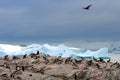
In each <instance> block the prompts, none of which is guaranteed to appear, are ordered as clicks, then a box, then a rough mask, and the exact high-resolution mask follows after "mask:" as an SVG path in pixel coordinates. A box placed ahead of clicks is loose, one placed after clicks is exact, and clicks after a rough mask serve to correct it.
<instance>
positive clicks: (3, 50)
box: [0, 44, 108, 58]
mask: <svg viewBox="0 0 120 80" xmlns="http://www.w3.org/2000/svg"><path fill="white" fill-rule="evenodd" d="M37 51H39V52H41V53H42V54H43V55H50V56H56V57H72V58H80V57H96V58H99V57H102V58H108V48H102V49H100V50H98V51H90V50H85V49H81V48H74V47H67V46H65V45H62V44H61V45H58V46H51V45H48V44H44V45H39V44H31V45H28V46H26V47H21V46H18V45H9V44H0V56H1V57H3V56H4V55H9V56H13V55H24V54H31V53H36V52H37Z"/></svg>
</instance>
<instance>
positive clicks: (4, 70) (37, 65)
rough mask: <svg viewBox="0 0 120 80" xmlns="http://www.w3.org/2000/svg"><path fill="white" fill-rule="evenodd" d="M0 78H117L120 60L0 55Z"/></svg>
mask: <svg viewBox="0 0 120 80" xmlns="http://www.w3.org/2000/svg"><path fill="white" fill-rule="evenodd" d="M0 80H120V64H119V63H118V62H115V63H112V62H110V59H109V60H108V61H104V60H102V59H99V60H96V59H93V60H86V59H84V58H81V59H80V60H75V59H71V58H56V57H50V56H46V57H44V56H42V55H41V54H39V52H37V53H35V54H31V55H29V56H27V55H24V56H20V57H16V56H14V57H12V58H10V57H8V56H7V55H6V56H5V57H4V58H0Z"/></svg>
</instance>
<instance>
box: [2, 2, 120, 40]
mask: <svg viewBox="0 0 120 80" xmlns="http://www.w3.org/2000/svg"><path fill="white" fill-rule="evenodd" d="M89 4H92V7H91V8H90V10H89V11H87V10H84V9H82V8H83V7H85V6H87V5H89ZM57 39H59V40H65V39H68V40H72V39H78V40H89V39H92V40H96V39H97V40H101V39H102V40H108V39H109V40H120V0H0V41H2V40H4V41H11V40H14V41H18V40H19V41H26V40H33V41H34V40H35V41H37V40H38V41H39V40H57Z"/></svg>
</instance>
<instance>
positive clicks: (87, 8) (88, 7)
mask: <svg viewBox="0 0 120 80" xmlns="http://www.w3.org/2000/svg"><path fill="white" fill-rule="evenodd" d="M91 6H92V4H90V5H88V6H87V7H84V8H83V9H85V10H89V9H90V7H91Z"/></svg>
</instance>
